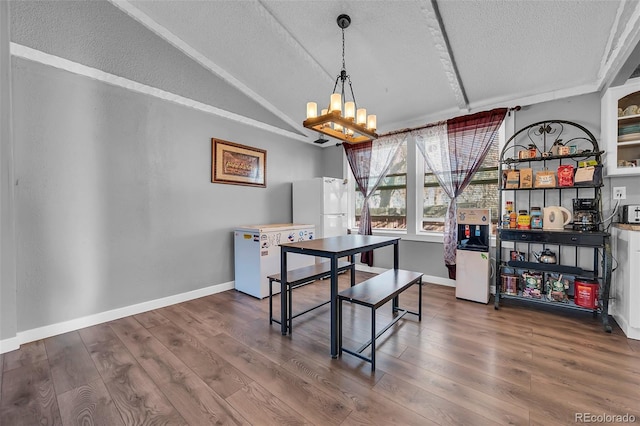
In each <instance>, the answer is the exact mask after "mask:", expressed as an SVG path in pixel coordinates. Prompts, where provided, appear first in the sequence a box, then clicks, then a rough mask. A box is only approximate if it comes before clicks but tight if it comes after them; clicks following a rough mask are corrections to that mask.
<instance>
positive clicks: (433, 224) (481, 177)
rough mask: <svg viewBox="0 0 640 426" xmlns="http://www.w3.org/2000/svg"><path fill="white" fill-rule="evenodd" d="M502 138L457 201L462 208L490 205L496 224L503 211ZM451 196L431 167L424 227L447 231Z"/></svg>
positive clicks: (424, 200) (425, 194) (425, 193)
mask: <svg viewBox="0 0 640 426" xmlns="http://www.w3.org/2000/svg"><path fill="white" fill-rule="evenodd" d="M498 139H500V138H499V137H498V138H497V139H496V141H495V142H494V143H493V145H491V148H490V149H489V152H488V154H487V156H486V157H485V159H484V161H483V162H482V165H481V166H480V169H479V170H478V171H477V172H476V174H475V175H474V176H473V179H472V180H471V182H469V185H468V186H467V187H466V188H465V189H464V191H463V192H462V194H461V195H460V196H459V197H458V203H457V206H458V207H459V208H482V209H490V210H491V222H492V223H494V224H497V223H498V220H499V213H500V209H499V206H498V156H499V143H498ZM418 158H419V160H420V161H424V159H423V158H422V156H419V157H418ZM424 167H425V170H426V169H427V165H426V164H425V165H424ZM449 200H450V198H449V196H448V195H447V194H446V193H445V192H444V190H443V189H442V188H441V187H440V185H439V184H438V181H437V180H436V178H435V176H434V175H433V173H431V172H430V171H427V172H426V173H425V174H424V189H423V195H422V206H423V208H422V230H423V231H429V232H444V217H445V215H446V213H447V206H448V205H449ZM494 228H495V226H494ZM494 233H495V229H494Z"/></svg>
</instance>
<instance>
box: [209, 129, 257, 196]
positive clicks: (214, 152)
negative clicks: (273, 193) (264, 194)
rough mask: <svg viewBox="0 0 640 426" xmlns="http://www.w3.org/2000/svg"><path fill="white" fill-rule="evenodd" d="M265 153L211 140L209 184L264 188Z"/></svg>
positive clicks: (236, 144) (243, 146) (222, 141)
mask: <svg viewBox="0 0 640 426" xmlns="http://www.w3.org/2000/svg"><path fill="white" fill-rule="evenodd" d="M266 178H267V151H266V150H264V149H259V148H253V147H250V146H246V145H240V144H238V143H234V142H229V141H225V140H222V139H216V138H211V182H212V183H224V184H230V185H246V186H257V187H261V188H266V186H267V180H266Z"/></svg>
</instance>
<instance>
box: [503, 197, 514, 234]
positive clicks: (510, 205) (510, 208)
mask: <svg viewBox="0 0 640 426" xmlns="http://www.w3.org/2000/svg"><path fill="white" fill-rule="evenodd" d="M505 211H506V213H505V214H503V215H502V223H501V225H502V227H503V228H509V227H510V226H509V223H510V217H511V212H512V211H513V201H507V202H506V204H505Z"/></svg>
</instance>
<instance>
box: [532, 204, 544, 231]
mask: <svg viewBox="0 0 640 426" xmlns="http://www.w3.org/2000/svg"><path fill="white" fill-rule="evenodd" d="M531 229H542V209H540V207H531Z"/></svg>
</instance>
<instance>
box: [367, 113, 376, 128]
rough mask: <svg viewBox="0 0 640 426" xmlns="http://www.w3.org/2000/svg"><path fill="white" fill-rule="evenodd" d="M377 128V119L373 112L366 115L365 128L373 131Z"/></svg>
mask: <svg viewBox="0 0 640 426" xmlns="http://www.w3.org/2000/svg"><path fill="white" fill-rule="evenodd" d="M377 128H378V119H377V117H376V116H375V115H374V114H370V115H369V117H367V129H369V130H371V131H374V130H376V129H377Z"/></svg>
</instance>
